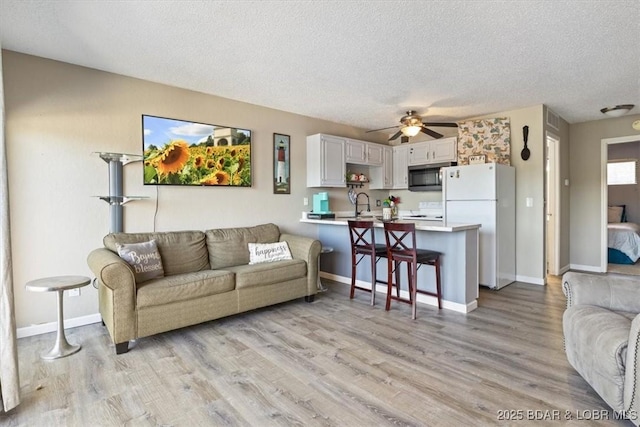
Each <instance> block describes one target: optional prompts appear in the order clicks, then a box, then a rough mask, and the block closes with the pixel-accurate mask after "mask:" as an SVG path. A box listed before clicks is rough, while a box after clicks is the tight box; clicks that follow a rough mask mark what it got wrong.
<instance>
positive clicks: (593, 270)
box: [571, 264, 604, 273]
mask: <svg viewBox="0 0 640 427" xmlns="http://www.w3.org/2000/svg"><path fill="white" fill-rule="evenodd" d="M571 270H579V271H589V272H591V273H604V272H603V271H602V270H601V269H600V266H597V265H581V264H571Z"/></svg>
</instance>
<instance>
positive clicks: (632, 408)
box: [623, 314, 640, 425]
mask: <svg viewBox="0 0 640 427" xmlns="http://www.w3.org/2000/svg"><path fill="white" fill-rule="evenodd" d="M638 346H640V314H639V315H637V316H636V317H635V319H633V322H631V330H630V331H629V344H628V346H627V361H626V363H625V374H624V405H623V410H624V411H625V415H626V417H627V418H628V419H629V420H631V422H633V424H635V425H639V424H640V354H639V353H640V348H639V347H638Z"/></svg>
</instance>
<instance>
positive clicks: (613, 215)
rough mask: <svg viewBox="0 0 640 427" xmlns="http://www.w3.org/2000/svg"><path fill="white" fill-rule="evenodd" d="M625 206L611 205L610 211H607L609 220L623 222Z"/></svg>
mask: <svg viewBox="0 0 640 427" xmlns="http://www.w3.org/2000/svg"><path fill="white" fill-rule="evenodd" d="M623 210H624V208H623V207H622V206H609V211H608V212H607V222H610V223H611V222H622V211H623Z"/></svg>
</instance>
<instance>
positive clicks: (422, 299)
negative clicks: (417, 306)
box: [320, 271, 478, 313]
mask: <svg viewBox="0 0 640 427" xmlns="http://www.w3.org/2000/svg"><path fill="white" fill-rule="evenodd" d="M320 277H323V278H325V279H329V280H333V281H336V282H340V283H344V284H347V285H349V286H351V278H350V277H344V276H338V275H336V274H332V273H326V272H324V271H321V272H320ZM356 285H358V286H360V287H363V288H367V289H371V283H369V282H363V281H360V280H356ZM376 292H379V293H383V294H385V295H386V294H387V287H386V286H384V285H376ZM400 296H401V297H402V298H406V299H409V292H408V291H404V290H401V291H400ZM416 301H417V302H419V303H422V304H427V305H432V306H434V307H437V306H438V299H437V298H436V297H432V296H431V295H424V294H418V295H417V297H416ZM442 308H444V309H447V310H451V311H457V312H458V313H469V312H471V311H473V310H475V309H476V308H478V301H477V300H474V301H473V302H470V303H468V304H461V303H459V302H453V301H447V300H445V299H443V300H442Z"/></svg>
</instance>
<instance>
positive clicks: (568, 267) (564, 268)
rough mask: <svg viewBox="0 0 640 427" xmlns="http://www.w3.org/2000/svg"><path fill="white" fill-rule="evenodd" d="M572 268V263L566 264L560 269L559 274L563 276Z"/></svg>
mask: <svg viewBox="0 0 640 427" xmlns="http://www.w3.org/2000/svg"><path fill="white" fill-rule="evenodd" d="M570 268H571V266H570V265H565V266H564V267H562V268H561V269H560V271H558V276H562V275H563V274H564V273H566V272H567V271H569V269H570Z"/></svg>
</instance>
